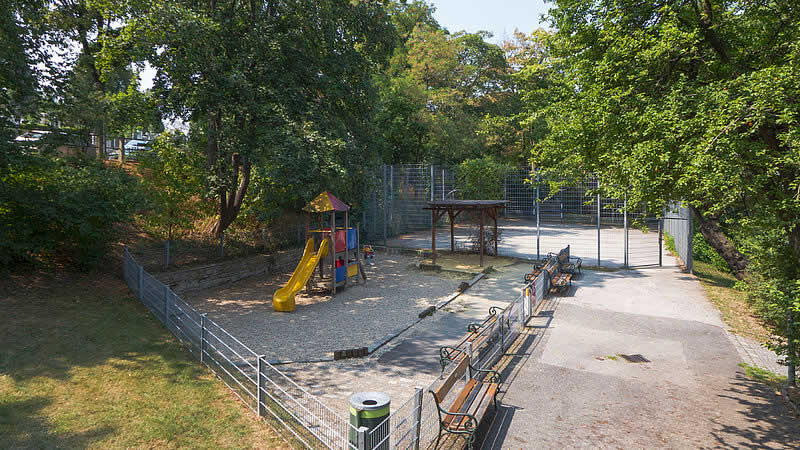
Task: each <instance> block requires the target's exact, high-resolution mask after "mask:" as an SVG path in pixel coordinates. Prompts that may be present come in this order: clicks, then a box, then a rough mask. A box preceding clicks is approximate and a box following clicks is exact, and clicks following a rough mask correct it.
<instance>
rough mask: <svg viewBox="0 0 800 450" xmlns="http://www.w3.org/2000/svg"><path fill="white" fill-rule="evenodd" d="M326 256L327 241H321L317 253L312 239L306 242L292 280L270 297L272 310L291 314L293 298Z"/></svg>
mask: <svg viewBox="0 0 800 450" xmlns="http://www.w3.org/2000/svg"><path fill="white" fill-rule="evenodd" d="M327 254H328V240H327V239H325V240H323V241H322V244H321V245H320V246H319V251H317V252H315V251H314V239H309V240H308V242H306V249H305V250H304V251H303V258H301V259H300V263H298V264H297V268H296V269H294V273H293V274H292V278H290V279H289V282H288V283H286V286H284V287H282V288H280V289H278V290H277V291H276V292H275V295H274V296H273V297H272V309H274V310H275V311H282V312H292V311H294V296H295V294H297V293H298V292H300V290H302V289H303V287H304V286H305V285H306V283H307V282H308V279H309V278H311V275H312V274H313V273H314V269H315V268H316V267H317V264H318V263H319V260H320V258H324V257H325V256H326V255H327Z"/></svg>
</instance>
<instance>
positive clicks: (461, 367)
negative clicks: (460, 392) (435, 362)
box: [435, 357, 469, 403]
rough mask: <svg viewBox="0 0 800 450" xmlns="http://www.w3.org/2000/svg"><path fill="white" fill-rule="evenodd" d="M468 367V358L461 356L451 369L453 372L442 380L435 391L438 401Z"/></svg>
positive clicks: (440, 400)
mask: <svg viewBox="0 0 800 450" xmlns="http://www.w3.org/2000/svg"><path fill="white" fill-rule="evenodd" d="M468 367H469V358H466V357H462V358H461V361H460V362H459V363H458V365H457V366H456V368H455V369H453V372H451V373H450V375H448V376H447V378H446V379H445V380H444V383H442V385H441V386H439V389H437V390H436V392H435V395H436V399H437V400H439V402H440V403H441V402H442V400H444V398H445V397H446V396H447V393H448V392H450V389H451V388H452V387H453V385H454V384H456V381H458V380H459V379H460V378H461V377H462V376H463V375H464V373H466V371H467V368H468Z"/></svg>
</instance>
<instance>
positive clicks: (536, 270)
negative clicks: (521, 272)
mask: <svg viewBox="0 0 800 450" xmlns="http://www.w3.org/2000/svg"><path fill="white" fill-rule="evenodd" d="M554 264H556V255H555V254H554V253H548V254H547V258H545V259H544V260H540V261H538V262H536V263H534V264H533V268H532V269H531V271H530V273H526V274H525V282H526V283H530V282H531V281H533V280H535V279H536V277H538V276H539V275H541V274H542V272H545V271H547V269H548V268H550V266H552V265H554Z"/></svg>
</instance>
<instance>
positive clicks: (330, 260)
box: [272, 191, 365, 312]
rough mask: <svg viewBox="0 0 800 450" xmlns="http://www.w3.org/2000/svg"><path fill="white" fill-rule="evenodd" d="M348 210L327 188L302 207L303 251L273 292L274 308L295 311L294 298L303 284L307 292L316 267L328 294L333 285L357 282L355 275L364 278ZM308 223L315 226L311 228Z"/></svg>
mask: <svg viewBox="0 0 800 450" xmlns="http://www.w3.org/2000/svg"><path fill="white" fill-rule="evenodd" d="M349 210H350V206H349V205H347V204H346V203H344V202H343V201H341V200H339V199H338V198H336V196H334V195H333V194H331V193H330V192H328V191H325V192H323V193H321V194H319V195H318V196H317V197H316V198H314V200H312V201H311V202H310V203H309V204H307V205H306V206H305V207H304V208H303V211H305V212H306V239H307V241H306V247H305V251H304V252H303V258H302V259H301V260H300V263H298V265H297V268H296V269H295V271H294V273H293V274H292V278H291V279H290V280H289V282H288V283H287V284H286V286H284V287H282V288H281V289H279V290H278V291H277V292H275V295H274V297H273V300H272V307H273V309H275V311H285V312H291V311H294V310H295V302H294V297H295V295H296V294H297V293H298V292H300V291H301V290H302V289H303V287H306V289H307V290H309V291H310V288H311V282H312V281H313V277H314V272H315V269H316V268H319V270H318V274H319V278H320V280H322V281H323V282H324V283H325V284H327V286H328V287H329V289H330V293H331V295H335V294H336V288H337V287H344V286H347V284H348V282H351V283H352V282H355V283H358V282H359V276H360V277H362V278H365V275H364V271H363V268H362V267H361V261H360V258H361V255H360V254H359V251H360V246H359V234H360V233H359V230H358V227H356V228H351V227H350V223H349V217H348V211H349ZM312 216H313V217H312ZM326 222H327V224H326ZM312 226H316V228H313V229H312V228H311V227H312ZM315 248H316V249H317V250H316V251H314V249H315ZM326 267H327V269H328V270H326ZM326 272H327V273H328V276H327V277H326Z"/></svg>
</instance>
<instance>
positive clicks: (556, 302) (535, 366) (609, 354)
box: [483, 257, 800, 448]
mask: <svg viewBox="0 0 800 450" xmlns="http://www.w3.org/2000/svg"><path fill="white" fill-rule="evenodd" d="M665 263H667V264H669V263H672V260H671V259H667V257H665ZM576 285H577V286H579V287H578V288H577V289H576V288H573V290H572V291H571V292H570V293H568V294H567V295H566V296H565V297H555V298H553V299H550V300H548V301H547V303H545V304H544V305H543V308H542V312H541V313H540V315H539V316H538V317H536V318H534V319H533V320H532V321H531V323H530V324H529V325H531V327H529V328H528V329H527V333H528V336H527V339H526V341H525V342H524V344H523V346H522V350H521V351H520V352H519V353H518V355H517V356H516V361H515V362H514V363H512V364H511V365H510V366H509V373H507V374H506V375H505V376H506V378H505V382H504V386H503V389H504V393H503V395H502V397H501V402H502V407H501V409H500V410H499V411H498V413H497V414H496V415H495V417H494V421H493V422H492V423H490V424H489V425H490V429H489V431H488V433H487V436H486V439H485V440H484V446H483V447H484V448H551V447H620V448H630V447H635V448H651V447H673V448H674V447H678V448H685V447H759V448H788V447H794V444H795V443H796V442H797V439H798V438H800V427H799V426H798V425H797V423H796V422H793V421H792V420H791V419H789V418H788V417H787V415H786V407H785V406H784V405H783V403H782V401H781V400H780V399H779V398H778V397H776V396H775V394H774V392H772V391H771V390H770V389H769V388H768V387H767V386H765V385H763V384H760V383H757V382H754V381H752V380H750V379H748V378H746V377H745V376H744V374H743V373H742V370H741V369H740V368H739V367H738V366H737V364H738V363H739V362H741V361H742V356H741V355H740V351H739V350H737V347H736V346H735V344H734V341H735V340H733V341H732V340H731V339H730V338H729V337H728V333H727V331H726V327H725V325H724V323H723V322H722V321H721V319H720V315H719V313H718V312H717V311H716V310H715V309H714V308H713V307H712V306H711V304H710V303H709V302H708V301H707V300H706V298H705V295H704V292H703V289H702V286H701V285H700V283H699V282H698V281H697V280H696V279H695V278H694V277H692V276H689V275H686V274H683V273H680V272H679V271H678V270H677V268H675V267H671V268H669V267H665V268H656V269H642V270H637V271H624V272H589V271H587V272H585V273H584V276H583V278H582V279H580V280H579V281H578V282H577V283H576ZM626 357H627V358H630V359H631V360H633V361H640V362H628V361H626V360H625V358H626Z"/></svg>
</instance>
